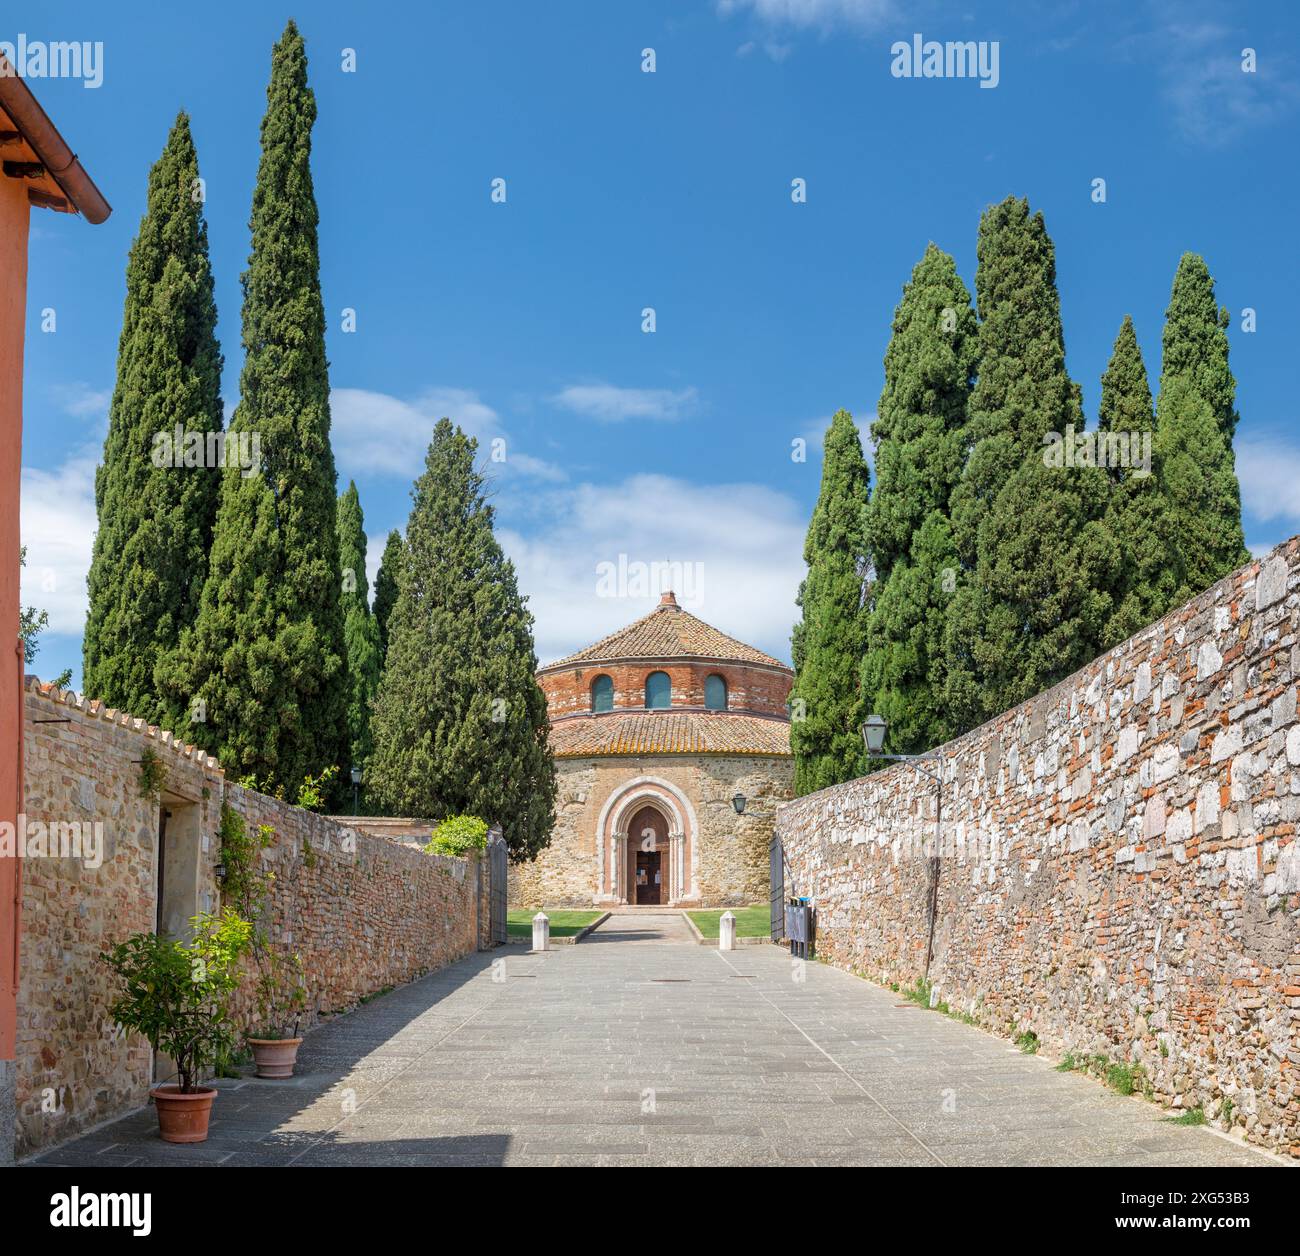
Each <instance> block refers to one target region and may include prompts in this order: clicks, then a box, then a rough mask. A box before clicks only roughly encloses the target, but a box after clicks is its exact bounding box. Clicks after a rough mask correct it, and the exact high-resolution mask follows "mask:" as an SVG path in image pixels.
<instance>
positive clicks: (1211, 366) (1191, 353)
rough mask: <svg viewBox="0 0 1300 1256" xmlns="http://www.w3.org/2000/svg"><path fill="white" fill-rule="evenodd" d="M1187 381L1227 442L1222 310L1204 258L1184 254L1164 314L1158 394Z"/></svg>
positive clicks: (1233, 418) (1230, 415)
mask: <svg viewBox="0 0 1300 1256" xmlns="http://www.w3.org/2000/svg"><path fill="white" fill-rule="evenodd" d="M1179 375H1186V376H1189V377H1190V379H1191V381H1192V385H1193V387H1194V388H1195V389H1196V391H1197V392H1198V393H1200V395H1201V396H1202V397H1204V398H1205V401H1206V404H1208V405H1209V407H1210V413H1211V414H1213V415H1214V418H1215V421H1216V422H1217V423H1218V424H1219V427H1220V429H1221V430H1222V431H1223V434H1224V436H1225V437H1226V438H1227V439H1228V441H1229V442H1231V440H1232V437H1233V435H1234V433H1235V432H1236V430H1237V420H1238V419H1239V418H1240V416H1239V415H1238V413H1237V410H1236V406H1235V400H1236V395H1237V381H1236V380H1235V379H1234V378H1233V376H1232V371H1231V369H1230V368H1229V366H1228V310H1227V308H1226V307H1225V306H1220V305H1219V304H1218V302H1217V301H1216V299H1215V296H1214V280H1213V279H1212V278H1211V276H1210V268H1209V267H1208V266H1206V264H1205V259H1204V258H1202V257H1200V256H1199V255H1198V254H1196V253H1184V254H1183V256H1182V258H1181V259H1180V260H1179V262H1178V270H1177V271H1176V272H1175V274H1174V286H1173V289H1172V291H1171V292H1170V294H1169V308H1168V309H1167V310H1166V311H1165V330H1164V339H1163V347H1162V356H1161V360H1160V389H1161V391H1162V392H1163V391H1164V388H1165V385H1166V384H1167V383H1168V382H1169V381H1170V380H1172V379H1173V378H1174V377H1175V376H1179Z"/></svg>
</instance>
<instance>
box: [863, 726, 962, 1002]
mask: <svg viewBox="0 0 1300 1256" xmlns="http://www.w3.org/2000/svg"><path fill="white" fill-rule="evenodd" d="M888 730H889V721H888V720H886V719H885V717H884V716H883V715H869V716H867V721H866V723H865V724H863V725H862V740H863V743H864V744H865V745H866V747H867V754H869V755H870V756H871V757H872V758H873V759H890V760H892V761H893V762H895V763H906V764H909V765H910V766H911V767H913V768H914V769H915V770H916V771H917V772H919V773H920V774H921V775H922V776H924V777H925V778H926V780H929V781H933V782H934V854H933V855H932V856H931V857H930V923H929V938H928V940H927V942H926V946H925V976H926V980H927V981H928V980H929V978H930V961H931V959H932V958H933V957H934V922H935V916H936V915H937V914H938V910H939V850H940V840H941V836H942V832H941V827H940V826H941V823H942V819H941V817H942V815H943V768H942V767H939V768H938V769H937V770H935V771H931V770H930V769H928V768H925V767H923V766H922V764H924V763H925V762H927V761H930V760H932V761H935V762H937V763H940V764H942V762H943V755H941V754H939V753H938V751H935V750H931V751H928V752H927V753H925V754H884V753H882V747H883V746H884V744H885V733H886V732H888Z"/></svg>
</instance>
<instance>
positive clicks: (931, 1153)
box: [714, 950, 948, 1169]
mask: <svg viewBox="0 0 1300 1256" xmlns="http://www.w3.org/2000/svg"><path fill="white" fill-rule="evenodd" d="M714 954H715V955H716V956H717V957H718V958H719V959H720V960H721V961H722V962H723V963H724V964H726V966H727V967H728V968H730V969H732V971H733V972H734V971H735V965H734V964H732V962H731V961H730V960H729V959H728V958H727V956H726V954H725V952H723V951H721V950H718V951H715V952H714ZM746 989H749V990H756V991H757V992H758V996H759V998H761V999H762V1000H763V1002H764V1003H766V1004H767V1005H768V1007H770V1008H771V1009H772V1010H773V1011H774V1012H776V1014H777V1015H778V1016H780V1017H782V1018H783V1019H784V1020H785V1021H787V1022H788V1023H789V1024H790V1025H791V1026H793V1027H794V1028H795V1029H796V1030H798V1031H799V1033H800V1034H802V1035H803V1037H804V1038H805V1039H807V1041H808V1042H810V1043H811V1044H812V1045H813V1046H814V1047H816V1048H817V1050H818V1051H820V1052H821V1053H822V1055H824V1056H825V1057H826V1058H827V1059H828V1060H829V1061H830V1062H831V1063H832V1064H833V1065H834V1066H835V1067H836V1068H837V1069H839V1071H840V1072H841V1073H843V1074H844V1076H845V1077H847V1078H848V1079H849V1081H851V1082H852V1083H853V1084H854V1085H855V1086H856V1087H857V1088H858V1089H859V1090H860V1091H862V1093H863V1094H864V1095H866V1097H867V1098H868V1099H870V1100H871V1102H872V1103H874V1104H875V1105H876V1107H878V1108H879V1109H880V1110H881V1112H883V1113H884V1114H885V1115H886V1116H887V1117H888V1118H889V1119H890V1120H891V1121H893V1123H894V1124H895V1125H897V1126H898V1128H899V1129H900V1130H902V1131H903V1133H904V1134H906V1135H907V1136H908V1138H910V1139H911V1140H912V1141H913V1142H914V1143H915V1144H916V1145H917V1146H918V1147H920V1148H921V1149H922V1150H923V1151H924V1152H925V1153H926V1155H928V1156H930V1157H931V1158H932V1159H933V1160H934V1162H935V1164H937V1165H941V1166H942V1167H943V1168H945V1169H946V1168H947V1167H948V1164H947V1162H946V1161H944V1160H943V1159H942V1158H941V1157H940V1156H939V1154H938V1153H937V1152H936V1151H935V1150H934V1148H933V1147H930V1146H929V1145H928V1144H927V1143H926V1142H925V1141H924V1140H923V1139H922V1138H921V1137H920V1136H919V1135H917V1134H916V1133H915V1132H914V1131H913V1130H911V1129H909V1128H908V1126H906V1125H905V1124H904V1123H903V1122H902V1121H900V1120H899V1119H898V1117H896V1116H895V1115H894V1114H893V1113H892V1112H891V1111H890V1110H889V1109H888V1108H887V1107H885V1105H884V1104H883V1103H881V1102H880V1100H879V1099H877V1098H876V1096H875V1095H873V1094H872V1093H871V1091H869V1090H868V1089H867V1088H866V1087H865V1086H864V1085H863V1084H862V1083H861V1082H860V1081H858V1079H857V1078H856V1077H854V1076H853V1074H852V1073H850V1072H849V1070H848V1069H846V1068H845V1067H844V1065H842V1064H841V1063H840V1062H839V1061H838V1060H837V1059H836V1058H835V1057H834V1056H833V1055H831V1053H830V1052H829V1051H827V1050H826V1048H825V1047H823V1046H822V1045H821V1043H820V1042H818V1041H817V1040H816V1039H815V1038H813V1036H812V1035H811V1034H809V1033H808V1032H807V1030H805V1029H804V1028H803V1026H802V1025H800V1024H798V1023H797V1022H796V1021H795V1020H794V1019H793V1018H792V1017H791V1016H790V1015H789V1014H788V1013H786V1012H785V1011H784V1010H783V1009H781V1008H780V1007H778V1006H777V1005H776V1004H775V1003H773V1002H772V1000H771V999H769V998H768V997H767V994H766V993H765V992H764V990H763V988H762V986H747V987H746Z"/></svg>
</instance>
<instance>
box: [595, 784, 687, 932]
mask: <svg viewBox="0 0 1300 1256" xmlns="http://www.w3.org/2000/svg"><path fill="white" fill-rule="evenodd" d="M647 811H648V812H650V813H651V814H650V815H649V816H648V817H647V816H644V815H643V813H644V812H647ZM647 828H649V829H650V830H651V832H652V834H653V836H654V839H655V845H656V846H657V847H658V848H659V899H658V902H659V904H660V905H662V906H665V907H668V906H673V905H675V904H678V903H681V902H694V901H697V900H698V897H699V896H698V892H697V890H696V886H697V884H698V877H699V869H698V862H699V852H698V851H697V849H696V841H695V835H696V833H697V832H698V830H699V825H698V824H697V822H696V819H695V808H694V807H693V806H692V805H691V801H690V799H689V798H688V797H687V796H686V794H685V793H683V792H682V790H681V789H680V788H679V787H678V786H676V785H674V784H672V783H671V782H670V781H666V780H664V779H663V778H662V777H658V776H637V777H634V778H633V779H631V780H627V781H624V782H622V784H620V785H618V786H616V787H615V788H614V789H613V790H612V791H611V792H610V794H609V796H608V797H607V798H606V799H605V801H604V803H603V804H602V805H601V809H600V816H599V818H598V819H597V821H596V834H597V841H596V885H597V887H598V889H597V896H596V900H595V901H596V902H598V903H611V904H613V903H628V904H635V903H636V901H637V896H636V854H637V851H638V849H639V847H640V844H641V842H642V841H644V840H645V838H644V835H643V830H645V829H647ZM646 882H647V885H648V886H653V884H654V876H653V869H652V870H651V871H650V873H648V874H647V877H646Z"/></svg>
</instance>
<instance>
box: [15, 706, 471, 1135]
mask: <svg viewBox="0 0 1300 1256" xmlns="http://www.w3.org/2000/svg"><path fill="white" fill-rule="evenodd" d="M26 716H27V718H26V725H25V760H26V761H25V775H26V789H25V797H26V813H27V817H28V821H29V823H36V822H39V823H42V824H45V823H49V822H53V821H57V822H59V823H69V822H73V821H75V822H79V823H80V822H87V823H90V824H94V823H96V822H98V823H101V824H102V825H103V830H102V832H103V845H104V850H103V859H102V863H101V864H100V865H99V866H98V867H97V868H93V867H90V866H88V865H87V863H86V862H85V861H83V860H79V859H76V858H61V857H38V858H26V859H24V860H23V867H22V879H23V885H22V893H23V903H22V921H23V938H22V953H21V988H20V992H19V1000H18V1058H17V1074H18V1076H17V1108H18V1130H17V1144H18V1146H17V1151H18V1154H19V1155H26V1154H30V1153H32V1152H34V1151H36V1150H39V1149H41V1148H43V1147H47V1146H50V1145H53V1144H55V1143H58V1142H61V1141H63V1140H64V1139H67V1138H70V1137H72V1136H74V1135H76V1134H78V1133H80V1132H82V1131H83V1130H85V1129H87V1128H89V1127H90V1126H92V1125H94V1124H97V1123H98V1122H100V1121H104V1120H106V1119H108V1118H110V1117H112V1116H116V1115H118V1114H120V1113H122V1112H125V1111H128V1110H130V1109H132V1108H135V1107H138V1106H139V1105H140V1104H142V1103H144V1102H145V1101H146V1098H147V1094H148V1090H149V1086H150V1084H151V1066H152V1061H151V1052H150V1050H149V1048H148V1046H147V1044H145V1043H144V1041H143V1040H142V1039H139V1038H137V1037H134V1036H132V1037H129V1038H126V1039H121V1038H119V1037H118V1036H117V1035H116V1034H115V1032H114V1027H113V1026H112V1024H111V1023H110V1018H109V1015H108V1007H109V1004H110V1002H111V1001H112V998H113V987H112V983H111V982H110V979H109V973H108V970H107V968H106V967H105V966H104V965H103V963H102V962H100V960H99V955H100V953H101V952H102V951H103V950H104V949H105V948H106V947H107V946H109V945H111V944H112V943H114V942H117V941H119V940H121V939H123V938H125V937H126V936H127V935H128V934H130V933H133V932H136V931H139V930H151V929H153V928H154V925H155V921H156V912H157V901H158V900H157V886H158V829H159V823H158V822H159V814H158V813H159V804H158V802H157V801H155V800H154V799H151V798H142V797H141V796H140V771H141V768H140V759H141V754H142V751H143V750H144V748H145V747H152V749H153V750H154V751H155V753H156V754H157V756H158V758H159V760H160V761H161V763H162V765H163V768H164V770H165V773H166V779H165V784H164V787H163V788H164V794H163V805H165V806H166V807H167V809H168V811H169V812H170V815H171V818H169V820H168V822H167V838H166V850H167V852H168V853H167V857H166V863H167V878H166V885H165V897H164V905H165V906H167V905H169V904H174V905H176V906H177V907H178V909H179V914H178V915H177V916H176V918H177V919H183V918H184V916H187V915H189V914H192V913H193V912H194V911H198V910H211V909H215V908H216V907H218V906H219V905H220V892H219V886H218V883H217V880H216V875H215V868H216V865H217V863H218V862H219V858H220V851H219V838H218V824H219V820H220V806H221V800H222V798H223V797H224V798H225V799H226V800H227V801H228V802H229V803H230V804H231V806H232V807H234V809H235V810H236V811H238V812H239V813H240V814H241V815H243V816H244V817H245V819H246V820H247V822H248V823H249V824H250V825H257V824H263V823H265V824H269V825H271V826H272V828H273V829H274V830H275V840H274V842H273V843H272V845H271V846H270V847H269V848H268V849H267V850H266V851H265V852H263V860H264V867H265V868H267V869H269V870H273V871H274V872H275V875H276V880H275V883H274V890H273V894H272V898H271V904H270V911H269V916H268V918H267V919H265V920H264V922H263V924H264V927H265V928H266V929H267V932H268V934H269V935H270V937H271V939H272V942H273V943H274V944H276V945H279V946H283V947H285V948H291V949H292V950H294V951H296V952H298V953H299V954H300V955H301V956H302V959H303V963H304V971H305V974H306V979H307V986H308V999H307V1015H306V1017H305V1020H304V1028H306V1027H309V1026H310V1025H311V1024H313V1023H315V1021H317V1020H318V1019H319V1018H321V1017H326V1016H329V1015H332V1014H335V1013H337V1012H340V1011H343V1010H346V1009H348V1008H350V1007H352V1006H355V1004H356V1003H357V1001H358V1000H359V999H360V998H361V997H363V996H364V995H367V994H372V993H374V992H375V991H378V990H382V989H384V988H385V987H388V986H393V985H397V984H400V983H401V982H405V981H410V980H411V979H412V978H414V977H417V976H419V975H420V974H422V973H424V972H428V971H430V970H432V969H435V968H438V967H440V966H442V965H444V964H447V963H450V962H451V961H453V960H455V959H458V958H460V957H461V956H463V955H466V954H468V953H469V952H471V951H473V950H474V949H475V948H476V946H477V944H478V927H479V914H480V913H479V903H478V901H477V897H478V894H479V880H480V877H479V868H478V861H477V860H476V859H473V860H462V859H443V858H439V857H435V856H429V855H425V854H423V853H422V852H421V851H420V850H419V849H418V847H416V846H414V845H411V844H408V843H406V842H403V841H402V840H400V838H390V837H388V836H384V835H380V834H375V833H366V832H361V831H359V830H358V829H356V828H350V827H349V826H346V825H343V824H340V823H338V822H337V821H335V820H332V819H330V818H328V817H325V816H319V815H315V814H312V813H310V812H306V811H303V810H301V809H300V808H297V807H293V806H289V805H287V804H285V803H282V802H278V801H277V800H275V799H273V798H268V797H266V796H264V795H261V794H257V793H255V792H253V791H251V790H246V789H242V788H240V787H238V786H236V785H234V784H232V783H229V782H226V781H225V779H224V776H223V774H222V772H221V769H220V767H219V766H218V765H217V764H216V762H215V760H213V759H211V758H209V757H208V756H207V755H205V754H203V753H202V752H200V751H197V750H195V749H193V748H192V747H188V746H182V745H181V744H180V743H178V742H176V741H175V740H174V739H173V738H172V737H171V736H170V734H166V733H162V732H160V731H159V730H157V729H151V728H149V727H147V726H146V725H144V724H143V722H141V721H138V720H132V719H130V718H129V717H127V716H124V715H120V714H118V713H117V712H111V711H106V710H104V709H103V708H101V707H100V706H99V705H98V704H94V703H89V702H86V701H85V700H84V699H78V698H77V697H75V696H74V695H72V694H63V693H60V692H59V691H57V690H52V689H51V688H50V687H39V686H36V685H35V684H34V683H33V684H32V685H29V689H28V692H27V694H26ZM37 721H41V722H37ZM48 721H60V722H48ZM63 721H66V722H63ZM483 880H484V881H485V880H486V878H485V877H484V878H483ZM165 923H170V922H169V921H165ZM236 1012H237V1016H238V1019H239V1021H240V1023H241V1024H242V1025H243V1026H244V1027H245V1028H252V1027H254V1026H253V1025H252V1023H251V1022H252V1019H253V999H252V990H251V978H250V981H249V982H248V983H247V984H246V986H245V988H244V989H243V990H241V992H240V996H239V998H238V999H237V1003H236Z"/></svg>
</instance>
